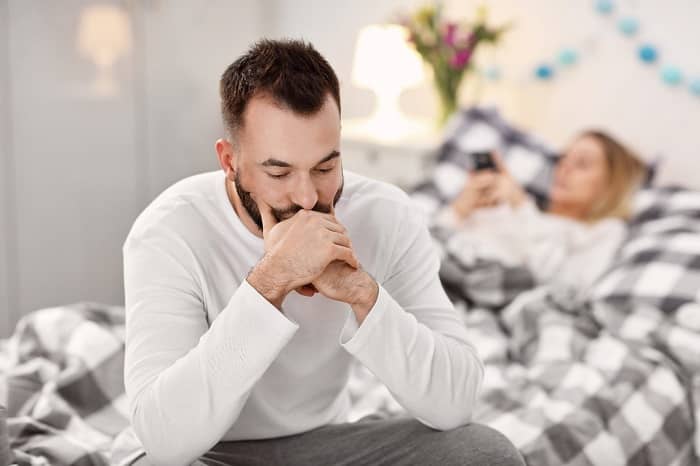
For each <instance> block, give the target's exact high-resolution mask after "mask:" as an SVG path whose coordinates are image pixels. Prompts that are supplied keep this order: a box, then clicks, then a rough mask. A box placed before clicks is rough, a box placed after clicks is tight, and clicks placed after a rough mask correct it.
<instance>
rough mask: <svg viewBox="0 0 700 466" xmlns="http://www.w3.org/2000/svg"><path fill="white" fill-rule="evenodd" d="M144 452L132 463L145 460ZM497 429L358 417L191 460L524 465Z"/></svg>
mask: <svg viewBox="0 0 700 466" xmlns="http://www.w3.org/2000/svg"><path fill="white" fill-rule="evenodd" d="M150 464H151V463H149V462H148V458H147V457H145V456H144V457H141V458H139V459H138V460H136V462H134V463H133V465H135V466H149V465H150ZM524 464H525V462H524V461H523V459H522V457H521V456H520V453H519V452H518V450H516V448H515V447H514V446H513V444H512V443H511V442H510V441H509V440H508V439H507V438H506V437H504V436H503V435H502V434H501V433H499V432H497V431H495V430H493V429H491V428H489V427H486V426H484V425H481V424H469V425H467V426H464V427H459V428H457V429H453V430H449V431H444V432H442V431H436V430H433V429H430V428H428V427H425V426H424V425H423V424H421V423H420V422H418V421H416V420H413V419H406V418H400V419H388V420H387V419H382V420H371V419H366V420H361V421H358V422H355V423H349V424H334V425H328V426H324V427H320V428H318V429H315V430H312V431H309V432H305V433H303V434H298V435H292V436H289V437H280V438H274V439H266V440H247V441H237V442H220V443H218V444H216V445H215V446H214V448H212V449H211V450H209V451H208V452H207V453H205V454H204V455H203V456H202V457H200V458H199V460H197V461H195V462H194V463H192V466H202V465H216V466H232V465H236V466H238V465H245V466H249V465H250V466H254V465H255V466H258V465H289V466H292V465H299V466H312V465H323V466H334V465H368V466H370V465H371V466H378V465H396V466H401V465H406V466H407V465H420V466H430V465H440V466H457V465H460V466H464V465H474V466H496V465H498V466H524Z"/></svg>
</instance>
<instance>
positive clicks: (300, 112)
mask: <svg viewBox="0 0 700 466" xmlns="http://www.w3.org/2000/svg"><path fill="white" fill-rule="evenodd" d="M220 91H221V109H222V114H223V120H224V124H225V127H226V131H227V138H225V139H220V140H218V141H217V142H216V152H217V154H218V159H219V163H220V165H221V169H222V170H221V171H218V172H213V173H205V174H202V175H197V176H193V177H190V178H187V179H185V180H183V181H181V182H179V183H177V184H175V185H174V186H172V187H170V188H169V189H167V190H166V191H165V192H164V193H162V194H161V195H160V196H159V197H158V198H157V199H156V200H155V201H154V202H153V203H152V204H151V205H150V206H149V207H148V208H147V209H146V210H145V211H144V212H143V213H142V214H141V215H140V216H139V218H138V219H137V220H136V222H135V224H134V226H133V228H132V230H131V232H130V233H129V236H128V238H127V240H126V242H125V244H124V266H125V288H126V312H127V315H126V327H127V329H126V332H127V334H126V361H125V384H126V391H127V396H128V399H129V405H130V412H131V420H132V425H133V429H134V431H135V433H136V437H137V438H138V440H139V441H140V443H141V445H142V446H143V449H144V450H145V452H146V455H145V456H143V457H141V458H140V459H138V460H137V461H136V463H134V464H138V465H141V464H146V465H147V464H153V465H169V466H172V465H186V464H236V465H238V464H298V465H309V464H323V465H331V464H368V465H370V464H371V465H374V464H420V465H426V464H437V463H440V464H444V465H450V464H481V465H485V464H507V465H510V464H522V462H521V461H522V460H521V459H520V458H519V455H518V453H517V451H515V449H514V448H513V447H512V445H510V443H509V442H508V441H507V440H505V438H504V437H503V436H501V435H500V434H498V433H497V432H495V431H493V430H490V429H488V428H486V427H483V426H478V425H467V423H468V422H469V421H470V417H471V414H472V411H473V406H474V402H475V400H476V397H477V393H478V390H479V386H480V384H481V379H482V376H483V368H482V365H481V363H480V361H479V359H478V356H477V354H476V352H475V350H474V348H473V347H472V346H471V345H470V344H469V343H468V339H467V335H466V331H465V328H464V326H463V324H462V323H461V322H460V319H459V317H458V316H457V314H456V312H455V310H454V308H453V307H452V305H451V304H450V302H449V300H448V299H447V297H446V296H445V293H444V291H443V289H442V288H441V285H440V283H439V280H438V274H437V272H438V266H439V264H438V259H437V258H436V255H435V254H434V252H433V250H432V246H431V241H430V238H429V234H428V232H427V229H426V227H425V226H424V224H423V223H422V222H421V220H420V219H419V217H420V216H419V215H416V214H415V213H414V212H413V209H412V208H411V205H410V203H409V200H408V197H407V196H406V195H405V194H403V193H401V192H400V191H399V190H398V189H396V188H394V187H391V186H389V185H386V184H382V183H379V182H376V181H372V180H369V179H367V178H363V177H360V176H358V175H355V174H352V173H349V172H345V173H343V170H342V159H341V155H340V152H339V144H340V96H339V85H338V79H337V77H336V75H335V73H334V72H333V70H332V68H331V67H330V65H329V64H328V63H327V62H326V60H324V59H323V57H321V55H320V54H319V53H318V52H317V51H316V50H315V49H314V48H313V47H312V46H311V45H309V44H305V43H303V42H298V41H268V40H264V41H261V42H259V43H257V44H256V45H255V46H253V47H252V48H251V49H250V50H249V51H248V52H247V53H246V54H245V55H243V56H242V57H240V58H239V59H238V60H237V61H236V62H235V63H233V64H232V65H231V66H230V67H229V68H228V69H227V70H226V71H225V73H224V74H223V76H222V78H221V83H220ZM354 359H356V360H357V361H359V362H360V363H361V364H364V365H365V366H366V367H367V368H368V369H369V370H371V371H372V372H373V373H374V374H375V375H376V376H377V377H378V378H379V379H380V380H381V381H382V382H384V383H385V384H386V386H387V387H388V388H389V389H390V390H391V392H392V393H393V394H394V395H395V397H396V399H397V400H398V401H399V402H400V403H401V404H402V406H403V407H404V408H405V409H406V411H407V412H408V413H409V414H410V415H411V416H413V417H414V418H415V419H416V420H414V419H410V418H406V419H395V420H380V421H377V420H373V421H370V420H364V421H361V422H357V423H354V424H349V423H347V415H348V410H349V398H348V394H347V391H346V383H347V381H348V375H349V369H350V366H351V364H352V362H353V360H354ZM465 425H466V427H465Z"/></svg>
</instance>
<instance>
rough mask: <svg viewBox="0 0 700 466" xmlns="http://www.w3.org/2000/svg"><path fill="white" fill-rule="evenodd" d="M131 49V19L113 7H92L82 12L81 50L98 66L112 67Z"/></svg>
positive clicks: (79, 39) (80, 28) (80, 27)
mask: <svg viewBox="0 0 700 466" xmlns="http://www.w3.org/2000/svg"><path fill="white" fill-rule="evenodd" d="M130 47H131V27H130V25H129V17H128V16H127V15H126V13H125V12H124V11H123V10H121V9H120V8H118V7H116V6H114V5H90V6H88V7H86V8H85V9H83V11H82V12H81V13H80V22H79V24H78V49H79V50H80V52H81V53H82V54H83V55H85V56H87V57H89V58H90V59H91V60H92V61H94V62H95V64H96V65H97V66H99V67H109V66H112V65H113V64H114V62H115V61H116V60H117V58H119V57H120V56H121V55H124V54H126V53H127V52H128V51H129V48H130Z"/></svg>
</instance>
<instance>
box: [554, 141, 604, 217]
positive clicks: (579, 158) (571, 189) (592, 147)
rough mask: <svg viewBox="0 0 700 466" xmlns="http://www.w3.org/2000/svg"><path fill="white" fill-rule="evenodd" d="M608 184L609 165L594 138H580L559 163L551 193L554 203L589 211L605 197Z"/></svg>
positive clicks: (601, 148)
mask: <svg viewBox="0 0 700 466" xmlns="http://www.w3.org/2000/svg"><path fill="white" fill-rule="evenodd" d="M607 181H608V162H607V160H606V157H605V153H604V152H603V147H602V146H601V144H600V143H599V142H598V141H597V140H596V139H595V138H594V137H592V136H582V137H580V138H578V139H576V140H575V141H574V142H573V143H572V144H571V145H570V146H569V148H568V149H567V150H566V152H565V153H564V155H563V156H562V158H561V159H560V160H559V162H558V163H557V167H556V170H555V172H554V182H553V184H552V189H551V192H550V198H551V200H552V202H556V203H560V204H567V205H571V206H577V207H580V208H582V209H586V208H588V207H589V206H591V205H593V204H594V203H595V201H596V200H597V199H598V198H599V196H601V195H602V193H603V192H604V190H605V186H606V184H607Z"/></svg>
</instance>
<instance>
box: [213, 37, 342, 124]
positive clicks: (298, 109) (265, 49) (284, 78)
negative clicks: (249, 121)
mask: <svg viewBox="0 0 700 466" xmlns="http://www.w3.org/2000/svg"><path fill="white" fill-rule="evenodd" d="M328 93H330V94H331V96H332V97H333V99H334V100H335V103H336V104H337V105H338V110H339V111H340V85H339V83H338V77H337V76H336V74H335V71H333V68H332V67H331V65H330V64H329V63H328V62H327V61H326V59H325V58H323V56H322V55H321V54H320V53H318V51H317V50H316V49H315V48H314V47H313V46H312V45H311V44H310V43H307V42H304V41H301V40H290V39H286V40H270V39H263V40H260V41H258V42H257V43H255V44H254V45H253V46H252V47H251V48H250V49H249V50H248V51H247V52H246V53H245V54H244V55H242V56H241V57H239V58H238V59H237V60H236V61H235V62H233V63H232V64H231V65H230V66H229V67H228V68H227V69H226V71H224V74H223V75H222V76H221V81H220V82H219V94H220V96H221V114H222V117H223V121H224V125H225V127H226V130H227V131H229V132H230V133H231V135H232V136H234V137H235V134H236V132H237V131H238V130H239V129H240V128H242V127H243V114H244V112H245V109H246V105H247V104H248V102H249V101H250V100H251V99H252V98H253V97H255V96H265V97H269V98H272V99H273V101H274V102H275V103H276V104H278V105H280V106H284V107H286V108H289V109H291V110H292V111H294V112H295V113H298V114H301V115H313V114H314V113H316V112H317V111H319V110H320V109H321V107H322V106H323V103H324V101H325V99H326V95H327V94H328Z"/></svg>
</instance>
